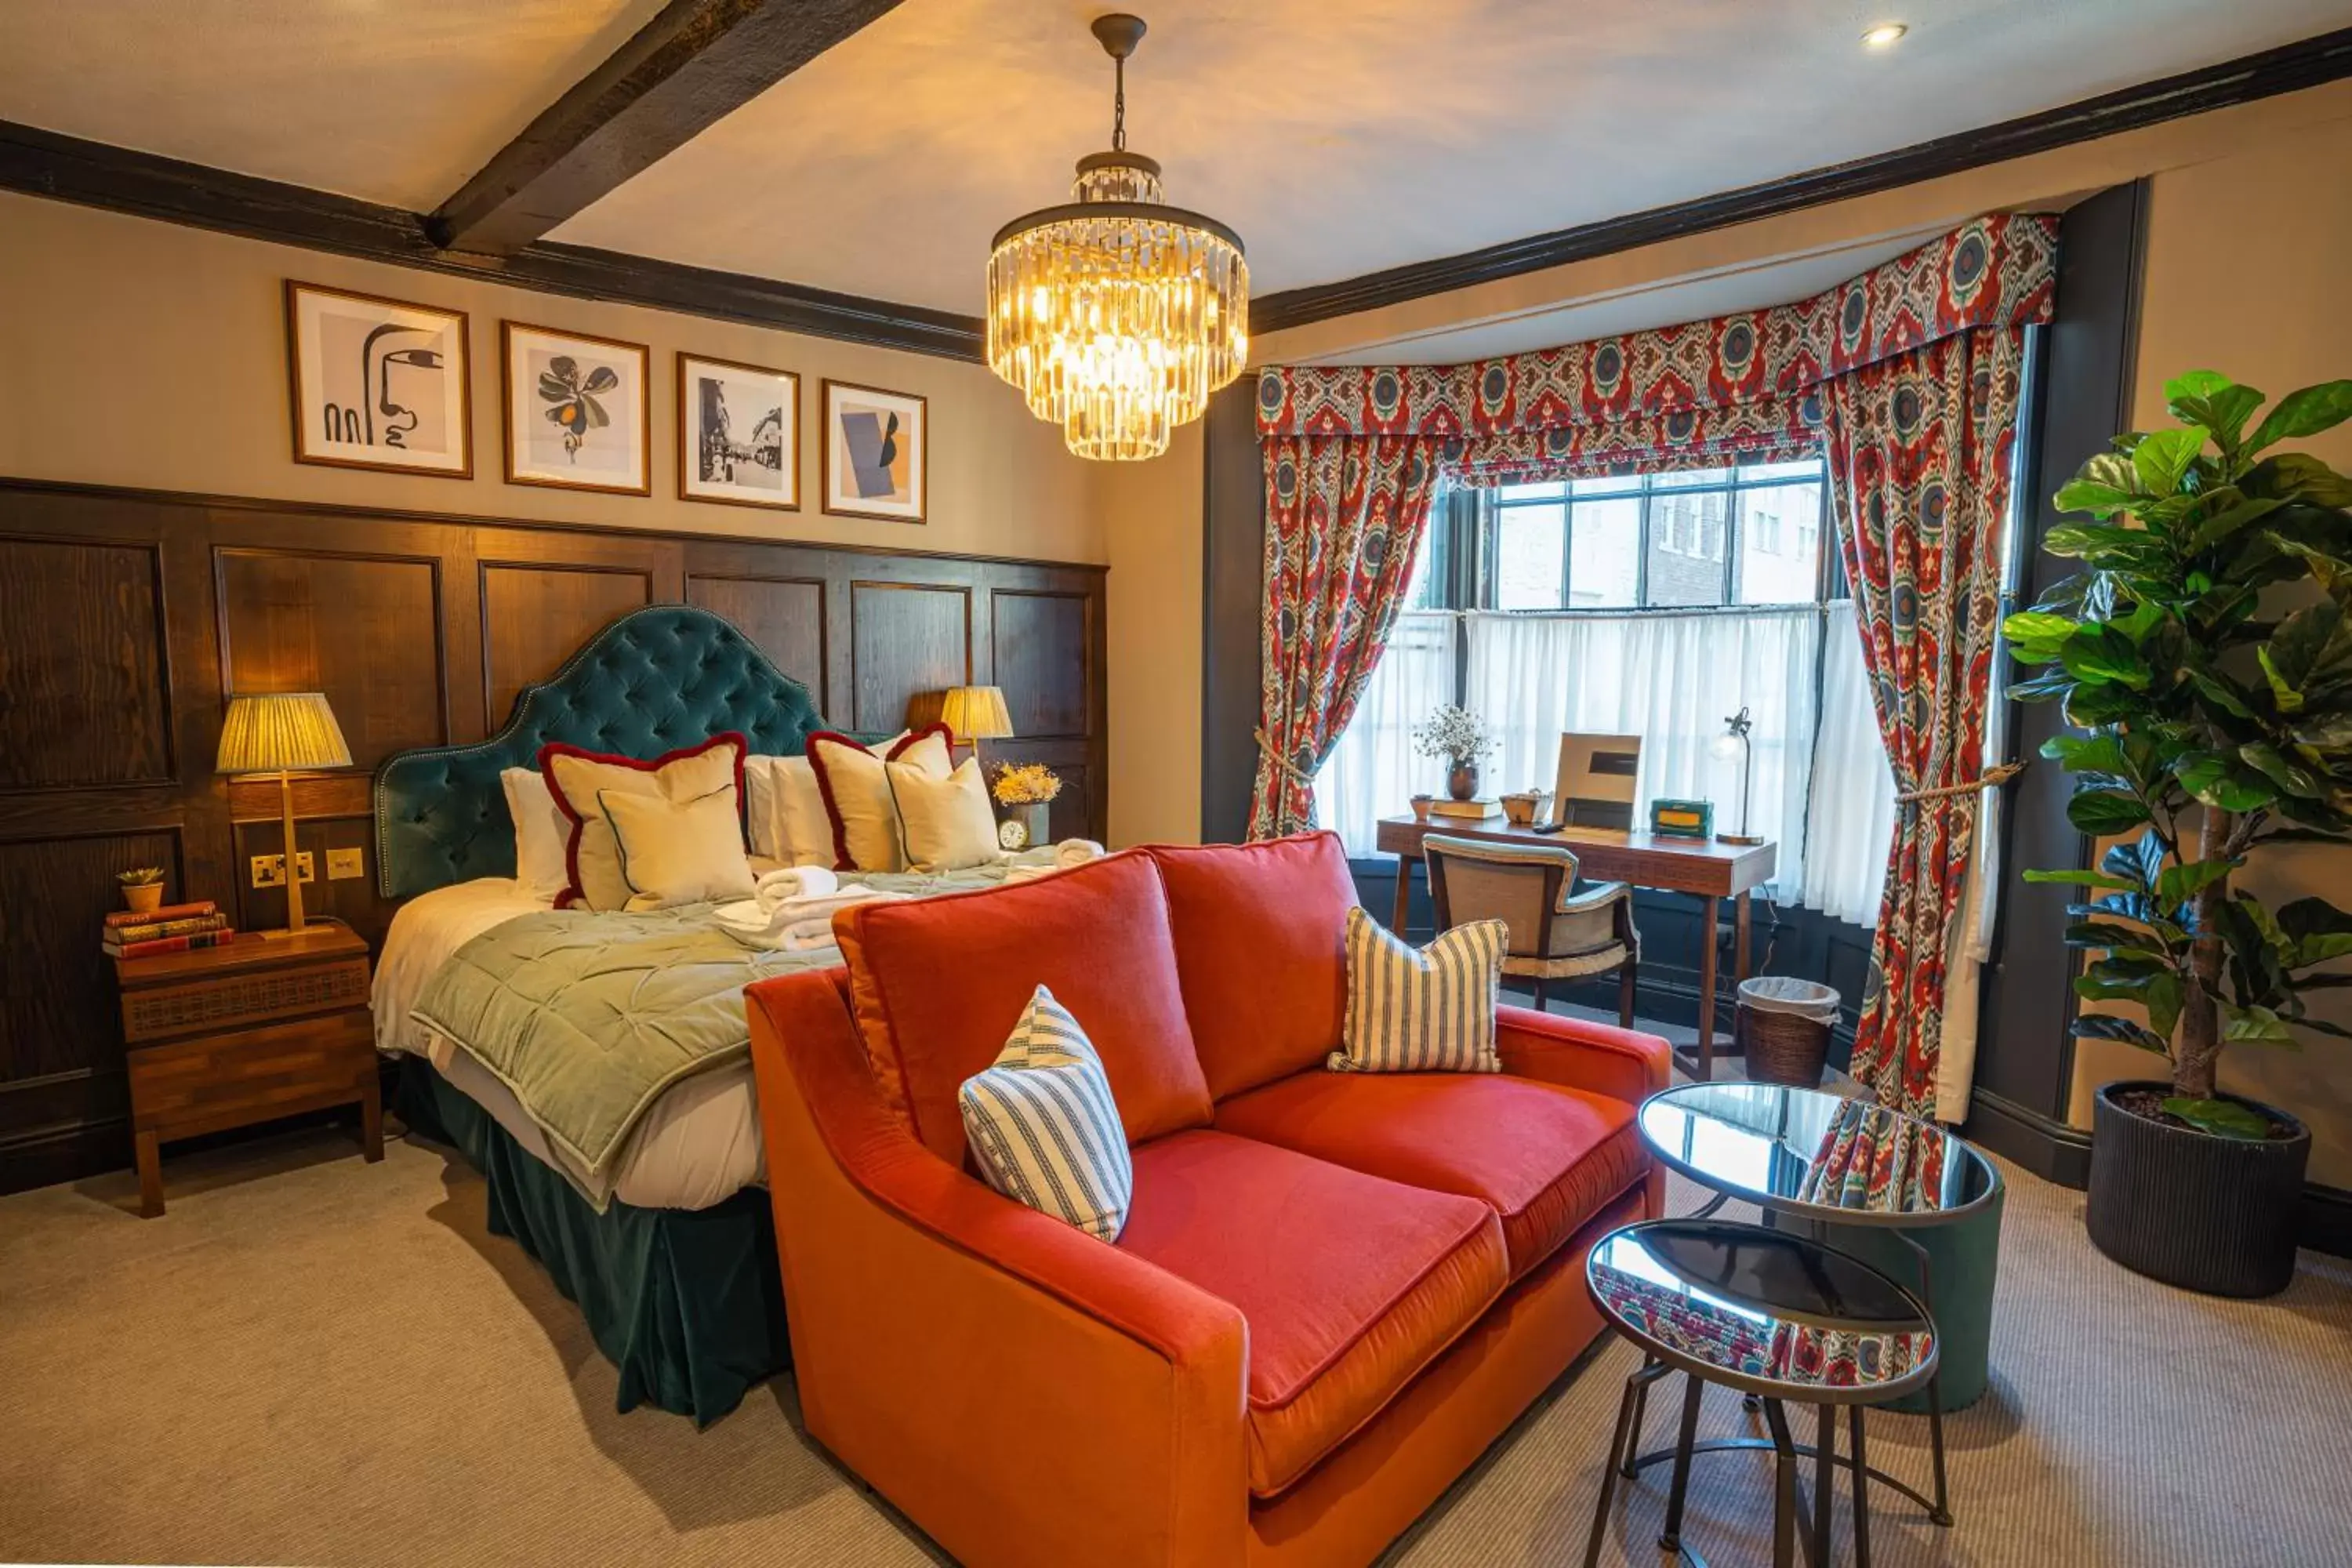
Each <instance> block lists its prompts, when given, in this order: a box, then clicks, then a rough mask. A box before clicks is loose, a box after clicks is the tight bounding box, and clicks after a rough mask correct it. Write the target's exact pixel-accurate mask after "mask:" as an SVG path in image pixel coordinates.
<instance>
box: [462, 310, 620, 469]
mask: <svg viewBox="0 0 2352 1568" xmlns="http://www.w3.org/2000/svg"><path fill="white" fill-rule="evenodd" d="M499 326H500V329H501V336H502V338H503V340H504V341H503V343H502V345H501V347H502V353H500V356H499V357H500V360H501V361H502V373H503V374H502V381H503V384H504V386H505V389H506V432H507V483H509V484H510V485H552V486H554V487H556V488H557V489H572V490H604V491H608V492H610V493H612V494H614V495H625V496H649V495H651V494H653V493H654V484H653V465H652V462H651V453H652V447H653V409H652V400H651V398H650V396H649V393H650V390H651V388H650V386H649V384H648V382H649V367H650V364H651V359H650V356H649V354H648V353H647V351H646V346H645V345H644V344H643V343H623V342H614V341H612V340H611V339H609V338H591V337H585V336H583V335H582V334H581V333H578V332H559V331H553V330H552V329H551V328H547V327H532V326H526V325H525V324H523V323H522V322H520V321H502V322H500V323H499Z"/></svg>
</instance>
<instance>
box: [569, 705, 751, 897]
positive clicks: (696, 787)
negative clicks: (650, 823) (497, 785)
mask: <svg viewBox="0 0 2352 1568" xmlns="http://www.w3.org/2000/svg"><path fill="white" fill-rule="evenodd" d="M750 750H751V742H748V741H746V740H744V738H743V737H742V736H741V735H740V734H738V733H736V732H735V731H732V730H730V731H725V732H724V733H722V734H717V735H713V736H711V737H710V739H709V740H708V741H705V742H702V743H701V744H700V745H696V746H682V747H680V748H679V749H677V751H675V752H663V753H662V754H661V755H660V756H658V757H656V758H654V759H653V760H652V761H650V762H646V761H641V760H640V759H638V758H635V757H623V756H615V755H613V754H611V753H609V752H592V751H589V750H587V749H586V748H584V747H581V746H573V745H567V744H565V743H564V742H562V741H550V742H548V743H547V744H546V745H544V746H541V748H540V749H539V771H540V772H541V773H544V774H546V775H547V793H548V794H549V795H551V796H552V797H553V798H554V801H555V809H556V810H558V811H560V812H562V814H563V816H564V818H565V820H566V821H568V822H569V823H570V824H571V826H572V834H571V837H570V840H569V841H568V842H567V844H566V845H565V847H564V866H565V868H566V870H567V871H568V872H569V873H570V875H571V879H572V880H571V885H570V886H568V887H566V888H565V889H563V891H562V892H561V893H558V894H557V895H556V896H555V907H556V908H557V909H571V908H573V907H575V906H578V905H585V906H586V907H588V908H589V909H592V910H617V909H621V908H623V907H624V906H625V905H626V904H627V903H628V901H629V899H630V897H631V896H632V895H631V892H630V889H629V879H628V878H627V877H626V876H625V875H624V874H623V872H622V868H621V844H620V840H619V839H618V838H616V837H614V833H613V825H612V823H611V822H609V821H608V820H606V818H605V816H604V812H603V810H601V809H600V808H599V807H598V806H597V804H596V795H597V792H598V791H600V790H614V791H619V792H620V793H622V794H625V795H660V796H662V797H664V798H665V799H668V800H673V801H688V800H693V799H695V798H696V797H697V796H699V795H709V794H710V793H711V792H712V791H713V790H719V789H727V790H732V791H733V792H734V795H733V804H734V805H735V806H736V808H737V820H738V821H739V822H740V820H741V809H740V808H741V805H742V800H743V756H744V753H745V752H748V751H750Z"/></svg>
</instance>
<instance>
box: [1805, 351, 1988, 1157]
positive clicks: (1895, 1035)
mask: <svg viewBox="0 0 2352 1568" xmlns="http://www.w3.org/2000/svg"><path fill="white" fill-rule="evenodd" d="M2024 362H2025V333H2024V329H2023V328H2022V327H2021V326H2009V327H1988V328H1981V329H1979V330H1977V331H1970V332H1965V333H1962V334H1960V335H1959V336H1957V337H1949V338H1944V339H1941V340H1939V341H1937V342H1932V343H1929V344H1927V345H1926V346H1925V347H1922V348H1918V349H1914V350H1912V351H1911V352H1910V353H1904V354H1898V355H1896V356H1895V358H1893V359H1889V360H1884V361H1881V362H1880V363H1877V364H1874V365H1869V366H1866V367H1864V368H1863V369H1861V370H1857V371H1855V372H1853V374H1849V375H1844V376H1841V377H1839V378H1838V379H1837V380H1835V381H1832V382H1831V383H1830V384H1829V385H1828V388H1827V390H1828V394H1829V417H1828V421H1827V425H1826V429H1827V434H1828V442H1827V445H1828V448H1829V472H1830V489H1831V494H1832V499H1833V501H1834V504H1835V507H1836V510H1837V516H1838V521H1839V523H1840V527H1839V529H1838V539H1839V542H1840V544H1841V545H1842V546H1843V549H1844V551H1845V569H1846V576H1847V579H1848V580H1849V581H1850V582H1851V583H1852V584H1853V596H1854V609H1855V616H1856V619H1857V620H1858V621H1859V622H1860V624H1861V628H1862V645H1863V661H1864V668H1866V669H1867V670H1868V671H1869V673H1870V684H1871V700H1872V703H1873V705H1874V707H1875V708H1876V710H1877V712H1878V727H1879V731H1880V733H1881V734H1882V735H1883V736H1884V737H1885V741H1886V756H1887V760H1888V761H1889V762H1890V763H1893V764H1894V769H1895V793H1896V796H1897V798H1898V799H1899V800H1901V801H1902V803H1903V804H1902V806H1901V810H1900V813H1899V815H1898V816H1896V818H1895V843H1894V848H1893V850H1892V852H1891V854H1890V856H1889V858H1888V863H1887V868H1886V889H1885V893H1884V894H1882V895H1881V897H1880V900H1879V906H1878V929H1877V931H1876V932H1875V934H1874V937H1873V939H1872V947H1871V956H1872V958H1873V960H1874V962H1875V963H1877V964H1878V965H1879V968H1880V970H1881V972H1882V973H1884V974H1885V984H1884V985H1882V986H1880V987H1879V989H1878V991H1877V994H1875V995H1874V997H1873V998H1872V999H1871V1001H1870V1004H1869V1005H1868V1006H1867V1007H1866V1008H1865V1009H1864V1012H1863V1015H1862V1021H1861V1023H1860V1024H1859V1025H1858V1026H1856V1028H1855V1031H1854V1042H1853V1065H1852V1067H1851V1068H1850V1069H1849V1070H1850V1071H1851V1072H1852V1073H1853V1076H1854V1077H1855V1078H1856V1079H1859V1080H1860V1081H1861V1082H1863V1083H1864V1084H1865V1085H1867V1086H1868V1087H1869V1088H1870V1089H1872V1090H1873V1091H1874V1093H1875V1094H1876V1095H1877V1097H1878V1099H1879V1100H1881V1101H1883V1102H1884V1103H1885V1104H1888V1105H1892V1106H1895V1107H1896V1108H1898V1109H1900V1110H1905V1111H1907V1112H1909V1113H1910V1114H1912V1115H1915V1116H1922V1117H1932V1116H1934V1115H1935V1114H1936V1101H1937V1096H1936V1072H1937V1053H1938V1051H1939V1050H1940V1048H1941V1044H1942V1039H1943V1028H1944V994H1945V964H1946V961H1947V958H1948V950H1949V947H1950V942H1951V930H1952V922H1953V921H1954V919H1955V917H1956V916H1957V915H1958V911H1959V907H1960V896H1961V893H1962V891H1963V890H1964V889H1965V888H1966V885H1967V882H1968V874H1969V856H1970V855H1971V854H1972V853H1973V851H1974V848H1975V843H1976V823H1977V813H1978V809H1979V802H1980V800H1981V798H1982V793H1981V791H1979V790H1978V789H1975V788H1971V787H1968V786H1971V785H1973V784H1976V783H1977V781H1978V780H1979V778H1980V777H1981V776H1982V774H1983V771H1984V727H1985V698H1986V693H1987V691H1988V689H1990V682H1991V677H1992V658H1993V647H1994V637H1995V634H1996V632H1997V630H1998V628H1999V624H2000V539H2001V530H2002V526H2003V524H2004V522H2005V521H2006V519H2007V517H2008V512H2009V491H2010V465H2011V457H2012V448H2013V445H2014V442H2015V438H2016V432H2017V399H2018V387H2019V383H2020V381H2021V376H2022V374H2023V367H2024ZM1939 791H1940V792H1944V793H1937V792H1939Z"/></svg>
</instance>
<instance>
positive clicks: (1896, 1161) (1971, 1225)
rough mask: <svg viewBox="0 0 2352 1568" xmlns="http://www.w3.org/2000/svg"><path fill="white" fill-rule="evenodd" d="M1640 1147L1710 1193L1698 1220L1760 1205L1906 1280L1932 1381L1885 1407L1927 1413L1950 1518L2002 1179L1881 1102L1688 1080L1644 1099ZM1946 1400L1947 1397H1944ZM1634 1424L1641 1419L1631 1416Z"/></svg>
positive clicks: (1988, 1302) (1977, 1156)
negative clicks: (1933, 1334) (1957, 1412)
mask: <svg viewBox="0 0 2352 1568" xmlns="http://www.w3.org/2000/svg"><path fill="white" fill-rule="evenodd" d="M1637 1120H1638V1121H1639V1123H1640V1126H1641V1130H1642V1139H1643V1142H1644V1143H1646V1144H1647V1145H1648V1146H1649V1149H1650V1152H1652V1153H1653V1154H1654V1155H1656V1156H1657V1158H1658V1159H1659V1160H1660V1161H1661V1162H1663V1163H1664V1164H1665V1165H1666V1166H1667V1167H1668V1168H1670V1169H1672V1170H1674V1171H1676V1172H1679V1173H1681V1174H1683V1175H1685V1176H1686V1177H1688V1178H1689V1179H1690V1180H1692V1181H1694V1182H1696V1183H1698V1184H1700V1185H1701V1186H1704V1187H1706V1188H1708V1189H1709V1190H1710V1191H1711V1192H1713V1193H1714V1194H1715V1196H1714V1197H1713V1198H1712V1199H1710V1200H1709V1202H1708V1203H1707V1205H1706V1207H1704V1208H1703V1209H1701V1210H1700V1211H1699V1213H1700V1215H1702V1216H1704V1215H1712V1214H1714V1213H1715V1212H1716V1211H1717V1209H1719V1208H1721V1207H1722V1206H1723V1205H1724V1204H1726V1203H1727V1202H1732V1201H1735V1200H1737V1201H1740V1202H1746V1203H1752V1204H1754V1205H1757V1206H1758V1207H1759V1208H1760V1209H1762V1210H1764V1211H1765V1219H1766V1222H1767V1223H1768V1224H1779V1225H1783V1226H1786V1225H1790V1224H1794V1225H1796V1226H1799V1227H1801V1228H1802V1229H1803V1230H1804V1231H1805V1232H1806V1233H1807V1234H1809V1235H1811V1237H1813V1238H1814V1239H1815V1240H1817V1241H1822V1242H1824V1243H1826V1244H1828V1245H1830V1246H1832V1247H1838V1248H1840V1249H1842V1250H1844V1251H1847V1252H1851V1253H1853V1254H1854V1255H1856V1256H1858V1257H1860V1258H1864V1260H1866V1261H1868V1262H1871V1263H1873V1264H1874V1265H1875V1266H1877V1267H1878V1268H1881V1269H1883V1270H1885V1271H1886V1272H1888V1273H1890V1274H1894V1275H1895V1276H1896V1277H1897V1278H1901V1279H1906V1280H1907V1281H1916V1291H1917V1294H1918V1296H1919V1297H1920V1299H1921V1300H1925V1301H1926V1302H1927V1304H1928V1307H1929V1310H1930V1311H1931V1313H1932V1314H1933V1317H1934V1321H1935V1322H1936V1326H1937V1341H1938V1344H1939V1348H1940V1352H1941V1354H1940V1357H1939V1364H1940V1367H1941V1370H1940V1372H1939V1373H1938V1374H1937V1376H1936V1378H1934V1379H1933V1380H1932V1381H1930V1382H1929V1383H1928V1384H1927V1385H1926V1386H1925V1387H1924V1388H1922V1389H1920V1390H1918V1391H1917V1392H1916V1394H1910V1395H1908V1396H1907V1397H1906V1399H1904V1400H1901V1401H1895V1400H1892V1399H1890V1401H1889V1402H1890V1403H1896V1404H1898V1405H1902V1406H1904V1407H1907V1408H1910V1409H1913V1410H1924V1412H1925V1413H1926V1414H1927V1417H1928V1421H1929V1436H1930V1448H1931V1451H1932V1454H1933V1457H1934V1461H1935V1495H1934V1497H1933V1498H1932V1499H1928V1498H1923V1497H1919V1495H1918V1494H1917V1493H1916V1492H1914V1491H1912V1490H1911V1489H1910V1488H1908V1487H1906V1486H1904V1485H1903V1484H1902V1483H1901V1482H1899V1481H1895V1480H1893V1479H1892V1478H1882V1479H1887V1480H1888V1482H1889V1484H1890V1485H1893V1486H1895V1488H1896V1489H1898V1490H1901V1491H1904V1492H1906V1493H1907V1494H1909V1495H1910V1496H1912V1497H1914V1498H1916V1499H1917V1500H1918V1501H1919V1502H1920V1503H1921V1504H1922V1505H1923V1506H1925V1507H1926V1508H1927V1513H1928V1517H1929V1518H1931V1519H1933V1520H1934V1521H1936V1522H1937V1524H1949V1523H1950V1522H1951V1519H1952V1515H1951V1505H1950V1492H1949V1487H1948V1482H1947V1479H1946V1476H1945V1468H1944V1409H1945V1407H1946V1405H1947V1404H1949V1405H1951V1406H1952V1407H1954V1408H1958V1407H1959V1406H1961V1405H1968V1404H1970V1403H1972V1402H1973V1401H1974V1400H1975V1399H1976V1398H1977V1397H1978V1396H1979V1394H1981V1393H1982V1392H1983V1390H1984V1386H1985V1381H1986V1376H1987V1360H1988V1353H1989V1348H1990V1339H1991V1329H1992V1293H1993V1282H1994V1278H1995V1274H1996V1272H1997V1268H1996V1265H1997V1260H1998V1255H1999V1248H2000V1210H2001V1205H2002V1199H2003V1193H2002V1188H2001V1180H2000V1171H1999V1170H1998V1169H1996V1168H1995V1167H1994V1165H1993V1163H1992V1162H1991V1161H1990V1160H1989V1159H1987V1158H1986V1157H1985V1155H1984V1154H1983V1153H1982V1152H1980V1151H1979V1150H1978V1149H1977V1148H1976V1147H1975V1146H1974V1145H1972V1144H1970V1143H1969V1142H1967V1141H1966V1140H1965V1139H1962V1138H1958V1137H1956V1136H1955V1135H1953V1134H1952V1133H1950V1132H1948V1131H1946V1130H1944V1129H1943V1128H1941V1127H1938V1126H1937V1125H1936V1124H1935V1123H1934V1122H1932V1121H1921V1120H1919V1119H1918V1118H1916V1117H1911V1116H1906V1115H1904V1114H1902V1113H1901V1112H1900V1111H1897V1110H1893V1109H1891V1108H1889V1107H1887V1106H1884V1105H1880V1104H1878V1103H1876V1102H1875V1101H1873V1100H1853V1099H1849V1098H1847V1097H1845V1096H1843V1095H1837V1094H1832V1093H1829V1092H1827V1091H1825V1090H1822V1089H1800V1088H1794V1087H1790V1086H1789V1085H1785V1084H1772V1083H1694V1084H1685V1085H1683V1086H1681V1087H1679V1088H1675V1089H1666V1090H1664V1091H1663V1092H1661V1093H1658V1094H1655V1095H1653V1096H1651V1097H1650V1099H1649V1100H1646V1101H1644V1102H1643V1106H1642V1109H1641V1112H1640V1114H1639V1117H1638V1119H1637ZM1947 1395H1949V1397H1947ZM1636 1419H1637V1420H1638V1416H1637V1417H1636Z"/></svg>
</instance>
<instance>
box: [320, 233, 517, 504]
mask: <svg viewBox="0 0 2352 1568" xmlns="http://www.w3.org/2000/svg"><path fill="white" fill-rule="evenodd" d="M466 346H467V345H466V317H465V314H464V312H462V311H458V310H435V309H434V308H433V307H432V306H430V305H412V304H409V303H407V302H405V301H404V300H384V299H379V298H377V297H376V296H375V295H373V294H353V293H351V292H349V291H347V290H344V289H322V288H320V287H318V286H317V285H315V284H310V283H298V282H296V281H295V280H294V279H290V278H289V279H287V280H286V357H287V366H288V373H289V384H290V385H291V388H292V395H293V400H294V460H295V461H296V462H298V463H324V464H328V465H330V466H331V467H334V468H381V469H383V470H385V471H387V472H391V473H399V474H437V475H440V476H441V477H443V478H445V479H471V478H472V477H473V473H474V445H473V427H472V425H471V423H470V422H469V420H468V418H467V403H466V376H467V353H466Z"/></svg>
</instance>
